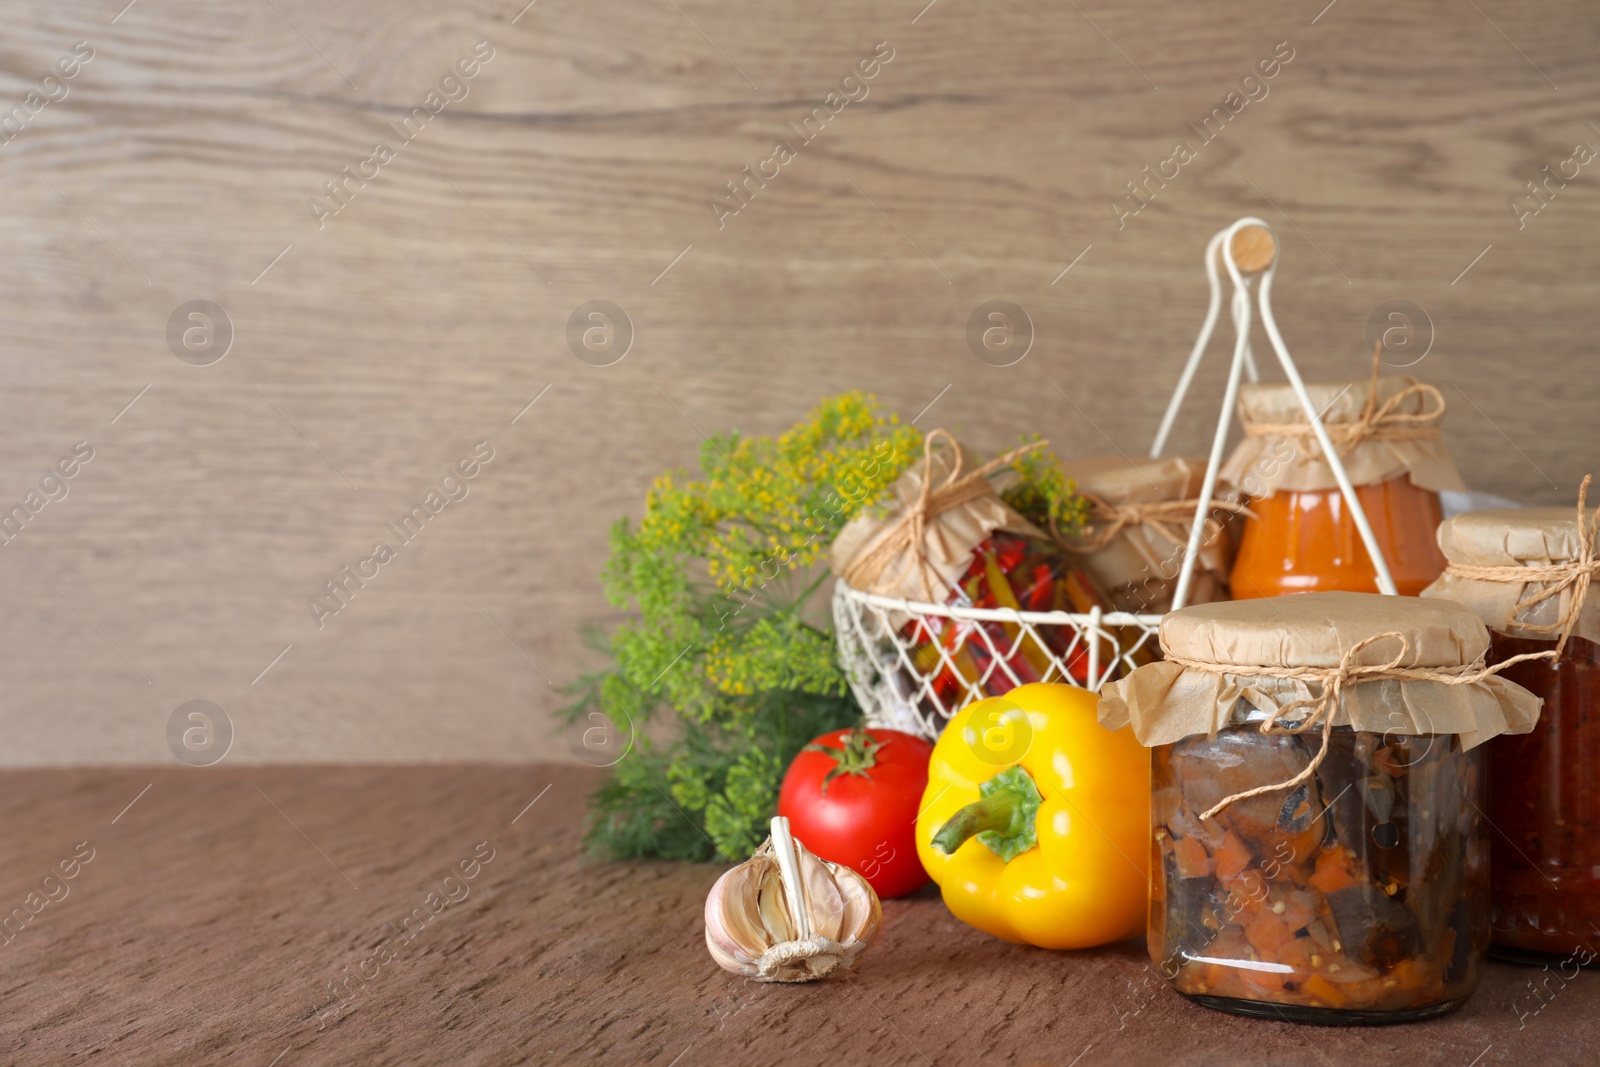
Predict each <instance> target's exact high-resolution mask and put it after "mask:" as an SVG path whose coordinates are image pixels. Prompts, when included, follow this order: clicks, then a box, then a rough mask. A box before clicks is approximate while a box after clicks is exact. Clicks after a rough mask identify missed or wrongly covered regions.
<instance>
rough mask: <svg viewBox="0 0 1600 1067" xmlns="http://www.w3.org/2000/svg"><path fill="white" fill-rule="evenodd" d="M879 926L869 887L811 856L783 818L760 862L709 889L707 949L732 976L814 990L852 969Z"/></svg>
mask: <svg viewBox="0 0 1600 1067" xmlns="http://www.w3.org/2000/svg"><path fill="white" fill-rule="evenodd" d="M882 921H883V909H882V908H881V907H880V906H879V904H878V894H876V893H874V892H873V891H872V886H870V885H868V884H867V880H866V879H865V878H863V877H861V876H860V875H859V874H857V873H856V872H855V871H852V870H851V869H850V868H848V867H842V866H840V865H839V864H836V863H829V862H828V861H826V860H821V859H818V858H817V857H816V856H814V855H812V854H811V852H810V851H809V850H807V849H806V847H805V846H804V845H802V844H801V843H800V842H799V841H796V840H795V839H794V837H793V835H792V834H790V832H789V820H788V819H785V818H782V817H779V818H775V819H773V820H772V836H771V837H770V838H768V839H767V841H766V843H765V844H763V845H762V846H761V847H760V848H758V849H756V854H755V855H754V856H752V857H750V859H749V860H748V861H747V862H745V863H741V864H740V865H739V866H737V867H735V868H733V870H731V871H729V872H728V873H726V874H724V875H723V876H722V877H721V878H718V879H717V884H716V885H714V886H712V887H711V895H710V896H708V897H706V947H707V948H709V949H710V950H711V958H712V959H714V960H716V961H717V964H718V965H719V966H720V967H722V969H723V970H727V971H732V972H733V973H734V974H742V975H746V976H748V977H750V978H755V979H758V980H759V981H763V982H809V981H812V980H813V979H817V978H821V977H823V976H824V975H826V974H828V973H830V972H832V971H833V970H835V969H836V968H838V967H845V968H848V967H850V966H851V965H852V964H854V963H855V960H856V957H857V956H858V955H860V954H861V952H862V950H864V949H865V948H866V947H867V945H869V944H871V943H872V939H873V938H874V937H876V936H877V933H878V926H879V924H880V923H882Z"/></svg>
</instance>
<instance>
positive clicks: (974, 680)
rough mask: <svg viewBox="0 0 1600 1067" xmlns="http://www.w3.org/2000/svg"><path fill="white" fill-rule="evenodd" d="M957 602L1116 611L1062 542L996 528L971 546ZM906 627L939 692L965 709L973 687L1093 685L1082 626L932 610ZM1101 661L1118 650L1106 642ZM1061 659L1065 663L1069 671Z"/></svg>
mask: <svg viewBox="0 0 1600 1067" xmlns="http://www.w3.org/2000/svg"><path fill="white" fill-rule="evenodd" d="M944 602H945V603H946V604H949V605H952V606H957V607H977V608H1016V609H1018V610H1021V611H1069V612H1087V611H1089V610H1091V609H1092V608H1095V607H1099V608H1101V609H1102V610H1109V608H1108V607H1107V604H1106V602H1105V600H1104V598H1103V597H1102V596H1101V595H1100V593H1099V592H1098V591H1097V590H1096V589H1095V588H1094V587H1093V586H1092V585H1090V583H1089V579H1088V578H1087V577H1086V576H1085V575H1084V573H1083V572H1082V571H1080V570H1079V569H1077V568H1076V567H1074V566H1073V565H1072V563H1071V562H1070V561H1069V559H1068V558H1067V556H1066V555H1065V554H1064V553H1062V552H1061V550H1060V549H1059V548H1057V547H1056V546H1055V545H1053V544H1051V543H1050V542H1048V541H1044V540H1042V539H1040V538H1032V537H1024V536H1021V535H1018V534H1013V533H1008V532H1006V531H1004V530H997V531H995V532H994V533H993V534H991V535H990V536H989V537H987V538H985V539H984V540H983V541H982V542H981V543H980V544H979V545H978V546H977V547H976V548H975V549H973V551H972V563H971V565H970V566H969V567H968V568H967V570H966V573H965V574H963V575H962V576H961V579H960V581H959V582H958V584H957V588H956V589H955V591H954V592H952V593H951V595H950V596H948V597H947V598H945V601H944ZM901 632H902V633H903V634H904V636H905V637H906V639H907V640H908V641H910V642H911V643H912V644H913V645H914V646H915V648H914V650H913V652H912V661H913V662H914V663H915V665H916V668H917V670H918V671H919V672H921V673H923V674H925V675H930V674H931V675H932V676H933V681H932V687H933V694H934V696H935V697H936V698H937V699H938V700H939V701H940V703H941V704H942V705H943V706H945V707H950V708H954V707H959V706H961V705H962V704H964V703H965V702H966V700H967V699H968V697H969V696H970V695H971V694H972V692H973V691H974V690H976V691H977V692H978V693H980V694H981V695H983V696H1001V695H1003V694H1005V693H1009V692H1010V691H1011V690H1012V689H1014V688H1016V687H1017V686H1019V685H1027V684H1029V683H1032V682H1061V681H1068V680H1070V681H1073V682H1076V683H1078V684H1080V685H1086V684H1088V683H1089V645H1088V642H1087V641H1085V640H1081V639H1079V638H1078V637H1077V635H1076V633H1075V631H1072V630H1070V629H1067V628H1065V627H1060V626H1041V627H1038V628H1036V629H1034V630H1033V631H1032V632H1024V631H1023V630H1022V628H1021V627H1020V626H1018V625H1017V624H1016V623H1014V622H1007V621H1004V620H983V621H974V620H968V619H951V618H946V617H943V616H937V615H925V616H920V617H918V618H916V619H913V620H911V621H910V622H908V623H906V624H905V626H904V627H902V630H901ZM1100 644H1101V650H1100V655H1101V657H1102V660H1101V662H1105V663H1109V662H1110V661H1111V657H1112V656H1113V655H1114V649H1113V648H1112V647H1111V646H1110V645H1109V643H1108V642H1106V641H1103V640H1102V641H1101V642H1100ZM1061 665H1064V666H1065V668H1066V671H1065V676H1063V671H1062V669H1061Z"/></svg>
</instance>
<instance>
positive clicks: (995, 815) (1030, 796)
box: [933, 767, 1043, 863]
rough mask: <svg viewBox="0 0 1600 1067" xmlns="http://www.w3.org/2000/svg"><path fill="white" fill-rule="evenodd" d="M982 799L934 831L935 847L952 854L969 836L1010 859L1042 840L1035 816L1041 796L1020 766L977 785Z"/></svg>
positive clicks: (1029, 776) (1000, 855) (996, 853)
mask: <svg viewBox="0 0 1600 1067" xmlns="http://www.w3.org/2000/svg"><path fill="white" fill-rule="evenodd" d="M978 793H979V796H980V798H981V799H979V800H975V801H973V802H972V803H971V804H968V805H967V806H966V807H964V808H962V809H961V810H960V811H958V812H956V813H955V814H954V815H952V816H950V819H949V821H948V822H946V823H945V824H944V825H943V826H942V827H940V828H939V832H938V833H936V834H934V835H933V847H934V848H936V849H938V850H939V851H940V852H943V853H944V854H945V855H947V856H949V855H953V854H954V853H955V851H956V849H958V848H960V847H961V846H962V845H963V844H965V843H966V842H967V841H968V840H969V839H971V838H973V837H976V838H977V839H978V843H979V844H981V845H983V846H984V847H985V848H987V849H988V850H989V851H990V852H993V853H994V854H995V855H996V856H999V857H1000V859H1001V861H1002V862H1004V863H1010V862H1011V861H1012V860H1014V859H1016V858H1017V857H1018V856H1020V855H1022V854H1023V853H1024V852H1026V851H1028V850H1029V849H1030V848H1032V847H1034V846H1035V845H1037V844H1038V843H1039V834H1038V831H1037V830H1036V829H1035V827H1034V819H1035V817H1036V816H1037V815H1038V814H1039V804H1040V802H1041V801H1042V799H1043V798H1042V797H1040V795H1039V787H1038V786H1036V785H1034V783H1033V778H1032V776H1031V775H1029V774H1028V772H1027V771H1025V770H1023V769H1022V768H1021V767H1012V768H1010V769H1008V770H1004V771H1001V772H1000V773H999V774H997V775H995V776H994V777H993V778H991V779H989V780H988V781H987V782H984V783H983V784H982V785H980V786H979V787H978Z"/></svg>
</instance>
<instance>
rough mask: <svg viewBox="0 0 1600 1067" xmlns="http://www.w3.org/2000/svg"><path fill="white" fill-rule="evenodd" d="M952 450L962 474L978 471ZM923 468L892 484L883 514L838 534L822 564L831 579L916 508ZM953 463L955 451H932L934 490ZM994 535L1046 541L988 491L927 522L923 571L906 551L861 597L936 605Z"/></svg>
mask: <svg viewBox="0 0 1600 1067" xmlns="http://www.w3.org/2000/svg"><path fill="white" fill-rule="evenodd" d="M956 447H957V448H960V450H961V469H962V471H963V472H967V473H970V472H972V471H975V470H977V469H978V468H979V467H981V466H982V463H981V462H980V461H979V460H977V459H976V458H974V457H973V455H972V453H971V452H970V451H968V450H967V448H966V447H965V446H964V445H959V444H958V445H957V446H956ZM923 463H924V460H923V457H922V456H920V455H919V456H918V457H917V459H916V460H915V461H914V462H913V463H912V464H911V465H910V466H908V467H907V468H906V470H905V473H903V474H901V475H900V477H899V479H898V480H897V481H896V482H895V483H894V495H895V498H896V503H895V504H893V505H891V506H890V507H889V509H888V510H887V512H886V513H879V514H872V513H868V514H862V515H857V516H856V517H855V518H853V519H851V520H850V521H849V522H848V523H846V524H845V527H844V529H842V530H840V531H839V535H838V537H836V538H835V539H834V542H833V547H832V548H831V549H830V550H829V552H828V564H829V566H830V567H831V568H832V570H833V573H834V574H836V575H839V576H840V577H843V576H844V575H845V574H846V572H847V571H849V569H850V565H851V564H852V563H853V562H854V561H855V559H856V558H857V557H858V556H860V555H861V554H862V553H864V552H866V551H867V550H869V549H870V548H871V547H872V546H873V544H874V543H875V542H876V540H877V538H879V537H880V536H882V535H883V534H885V533H886V532H887V531H888V530H889V528H890V527H891V526H892V525H893V524H894V522H895V520H897V519H898V518H899V517H900V516H901V514H902V513H903V512H904V511H905V509H906V508H908V507H911V506H913V505H914V504H915V503H916V501H917V499H918V497H919V496H920V495H921V493H922V469H923ZM955 463H956V455H955V449H952V448H939V449H935V450H934V451H933V458H932V468H931V469H932V481H933V485H934V487H935V488H937V487H938V486H940V485H943V484H944V483H945V480H946V479H947V478H949V477H950V474H951V473H952V471H953V470H954V469H955ZM995 530H1006V531H1009V532H1010V533H1014V534H1022V535H1024V536H1028V537H1035V538H1038V539H1040V540H1042V541H1048V540H1049V535H1047V534H1046V533H1045V532H1044V531H1043V530H1041V529H1039V528H1038V527H1037V526H1035V525H1034V524H1033V523H1031V522H1029V521H1028V520H1027V519H1025V518H1023V517H1022V516H1021V515H1019V514H1017V512H1016V511H1015V510H1013V509H1012V508H1011V506H1010V505H1009V504H1007V503H1006V502H1005V501H1003V500H1001V499H1000V497H999V494H997V493H995V492H994V491H993V489H992V488H990V489H989V490H987V491H985V492H983V493H982V494H980V495H979V496H977V497H976V498H975V499H972V500H968V501H966V502H964V503H961V504H957V505H956V506H955V507H952V508H950V509H948V510H946V511H941V512H940V513H939V514H937V515H934V516H931V517H930V518H929V519H928V522H927V526H926V528H925V531H924V535H923V538H922V545H923V550H924V553H925V557H926V560H927V565H926V567H920V566H918V561H917V559H916V558H915V555H914V553H913V552H912V551H911V550H910V549H909V548H908V549H906V550H905V551H903V552H901V553H900V554H899V555H897V556H895V557H893V558H892V559H891V560H890V561H889V562H888V563H887V565H885V566H884V567H883V569H882V570H881V571H880V572H879V574H878V577H877V580H876V581H873V582H870V583H868V584H867V585H866V587H865V588H864V589H863V590H862V591H863V592H866V593H873V594H876V595H878V596H891V597H901V598H904V599H906V600H917V601H933V602H938V601H942V600H943V599H944V598H945V597H946V596H948V595H949V593H950V590H951V587H952V586H954V585H955V583H956V581H957V580H958V579H959V578H960V577H961V576H962V574H963V573H965V572H966V569H967V568H968V567H969V566H970V565H971V564H972V550H973V549H974V548H976V547H977V546H978V545H979V544H980V543H981V542H982V541H983V539H984V538H986V537H988V536H989V535H990V534H991V533H993V532H994V531H995Z"/></svg>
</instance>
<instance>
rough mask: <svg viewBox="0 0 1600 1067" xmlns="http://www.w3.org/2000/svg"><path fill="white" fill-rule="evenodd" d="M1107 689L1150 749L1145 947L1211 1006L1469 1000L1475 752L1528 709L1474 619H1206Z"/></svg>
mask: <svg viewBox="0 0 1600 1067" xmlns="http://www.w3.org/2000/svg"><path fill="white" fill-rule="evenodd" d="M1160 636H1161V647H1162V651H1163V653H1164V655H1165V659H1164V660H1162V661H1161V662H1157V663H1153V664H1149V665H1146V666H1143V667H1140V668H1139V669H1138V670H1136V671H1134V672H1133V673H1132V674H1131V675H1129V676H1128V677H1127V678H1124V679H1122V680H1120V681H1116V682H1112V683H1110V684H1108V685H1107V686H1106V687H1105V689H1104V690H1103V691H1102V695H1101V704H1100V718H1101V722H1102V723H1103V724H1105V725H1106V726H1108V727H1111V728H1117V727H1120V726H1122V725H1124V724H1128V725H1131V726H1132V728H1133V731H1134V735H1135V736H1136V737H1138V738H1139V740H1140V741H1141V742H1143V743H1144V744H1146V745H1148V746H1150V747H1151V748H1152V749H1153V763H1152V779H1151V787H1152V797H1151V821H1152V830H1153V834H1154V838H1155V848H1156V856H1157V858H1158V862H1157V863H1156V864H1154V866H1153V869H1152V877H1153V890H1152V892H1153V901H1154V903H1153V904H1152V908H1151V931H1150V936H1149V940H1148V944H1149V947H1150V953H1151V957H1152V959H1153V960H1154V961H1155V962H1156V964H1157V965H1158V966H1160V967H1161V969H1162V972H1163V974H1164V975H1165V976H1166V977H1167V978H1168V980H1169V981H1170V982H1171V983H1172V984H1173V986H1174V988H1175V989H1177V990H1178V991H1179V992H1180V993H1183V994H1184V995H1186V996H1189V997H1190V998H1192V999H1195V1000H1197V1001H1199V1002H1201V1003H1203V1004H1205V1005H1207V1006H1209V1007H1214V1008H1218V1009H1221V1010H1226V1011H1233V1012H1238V1013H1242V1014H1253V1015H1262V1016H1264V1017H1269V1018H1278V1019H1283V1018H1289V1019H1298V1020H1301V1021H1307V1022H1323V1023H1372V1022H1398V1021H1403V1020H1407V1019H1416V1018H1423V1017H1427V1016H1430V1015H1436V1014H1439V1013H1441V1012H1444V1011H1448V1010H1450V1009H1452V1008H1454V1007H1456V1006H1457V1005H1459V1004H1460V1003H1462V1002H1463V1001H1464V1000H1465V999H1466V997H1467V996H1468V995H1469V994H1470V993H1471V992H1472V990H1473V989H1474V988H1475V986H1476V985H1477V982H1478V977H1479V971H1480V969H1481V961H1482V958H1483V954H1484V951H1485V949H1486V948H1487V946H1488V943H1489V832H1490V828H1489V824H1488V822H1487V821H1486V819H1485V817H1484V814H1483V805H1484V803H1485V797H1484V786H1485V782H1484V768H1483V743H1484V742H1485V741H1487V740H1489V739H1490V738H1493V737H1496V736H1499V735H1502V734H1508V733H1525V732H1527V731H1528V730H1530V729H1532V728H1533V727H1534V724H1535V723H1536V722H1537V720H1538V716H1539V701H1538V698H1537V697H1535V696H1534V695H1533V694H1531V693H1529V692H1528V691H1527V690H1525V689H1523V688H1522V687H1520V686H1518V685H1516V684H1514V683H1513V682H1510V681H1508V680H1506V679H1504V678H1502V677H1500V676H1499V671H1500V670H1501V669H1502V665H1490V664H1488V663H1487V662H1486V654H1487V652H1488V648H1489V636H1488V633H1487V631H1486V629H1485V628H1484V626H1483V623H1482V622H1481V621H1479V619H1478V618H1477V616H1476V615H1474V614H1473V613H1472V612H1471V611H1469V610H1467V609H1466V608H1464V607H1462V606H1461V605H1458V604H1453V603H1450V602H1448V601H1440V600H1424V599H1418V598H1410V597H1393V596H1380V595H1377V594H1370V593H1352V592H1330V593H1310V594H1306V595H1304V596H1294V597H1282V598H1274V599H1257V600H1249V601H1233V602H1229V603H1217V604H1203V605H1197V606H1195V607H1190V608H1184V609H1181V610H1178V611H1175V612H1172V613H1171V614H1169V615H1168V616H1167V617H1166V618H1165V620H1163V622H1162V625H1161V634H1160Z"/></svg>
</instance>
